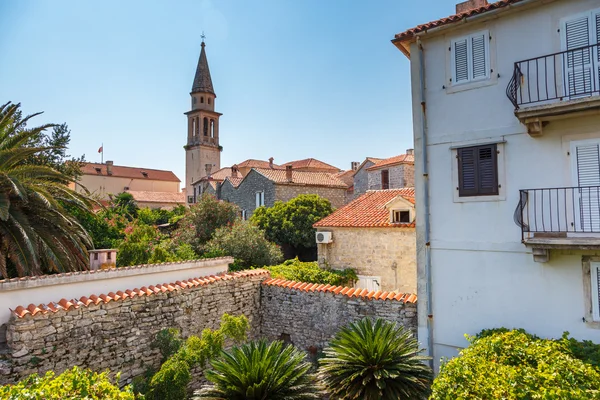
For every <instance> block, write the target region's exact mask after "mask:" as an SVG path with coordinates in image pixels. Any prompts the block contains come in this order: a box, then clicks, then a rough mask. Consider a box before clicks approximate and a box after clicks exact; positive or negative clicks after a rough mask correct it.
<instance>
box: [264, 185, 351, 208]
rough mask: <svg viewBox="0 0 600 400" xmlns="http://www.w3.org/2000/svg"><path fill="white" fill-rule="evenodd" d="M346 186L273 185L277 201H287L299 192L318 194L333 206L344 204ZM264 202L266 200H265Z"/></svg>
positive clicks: (299, 193) (338, 206) (337, 206)
mask: <svg viewBox="0 0 600 400" xmlns="http://www.w3.org/2000/svg"><path fill="white" fill-rule="evenodd" d="M346 191H347V188H343V187H342V188H335V187H325V186H304V185H282V184H279V185H275V196H276V198H277V200H279V201H284V202H285V201H289V200H291V199H293V198H294V197H298V196H299V195H301V194H318V195H319V196H321V197H323V198H325V199H327V200H329V201H330V202H331V205H332V206H333V207H334V208H340V207H343V206H344V205H345V204H346ZM265 203H266V201H265Z"/></svg>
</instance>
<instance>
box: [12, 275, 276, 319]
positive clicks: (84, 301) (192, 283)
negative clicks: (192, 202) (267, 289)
mask: <svg viewBox="0 0 600 400" xmlns="http://www.w3.org/2000/svg"><path fill="white" fill-rule="evenodd" d="M259 275H265V276H267V275H269V271H266V270H263V269H255V270H246V271H240V272H233V273H226V274H222V275H210V276H204V277H199V278H192V279H187V280H184V281H177V282H172V283H163V284H158V285H151V286H147V287H146V286H143V287H141V288H139V289H138V288H135V289H131V290H130V289H127V290H125V291H121V290H119V291H117V292H116V293H114V292H110V293H108V294H100V295H95V294H92V295H90V296H88V297H86V296H83V297H81V298H79V299H71V300H67V299H61V300H59V301H58V302H56V303H55V302H51V303H48V304H40V305H37V306H36V305H35V304H29V305H28V306H27V307H23V306H18V307H16V308H15V309H14V310H13V309H10V311H11V312H12V313H13V314H15V315H16V316H17V318H23V317H25V316H27V315H32V316H33V315H36V314H39V313H41V314H47V313H49V312H52V313H56V312H58V311H61V310H64V311H68V310H70V309H71V308H73V309H74V308H79V307H87V306H89V305H90V304H92V303H93V304H99V303H108V302H110V301H119V300H123V299H127V298H133V297H135V296H152V295H155V294H157V293H164V292H173V291H176V290H185V289H188V288H192V287H196V286H204V285H209V284H211V283H214V282H217V281H221V280H230V279H236V278H241V277H246V276H259Z"/></svg>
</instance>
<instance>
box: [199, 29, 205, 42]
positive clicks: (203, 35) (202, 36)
mask: <svg viewBox="0 0 600 400" xmlns="http://www.w3.org/2000/svg"><path fill="white" fill-rule="evenodd" d="M200 37H201V38H202V44H204V39H206V35H205V34H204V31H202V35H200Z"/></svg>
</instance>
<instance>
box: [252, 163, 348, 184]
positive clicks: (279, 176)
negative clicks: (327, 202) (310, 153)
mask: <svg viewBox="0 0 600 400" xmlns="http://www.w3.org/2000/svg"><path fill="white" fill-rule="evenodd" d="M254 170H255V171H256V172H258V173H259V174H261V175H263V176H265V177H266V178H267V179H269V180H271V181H272V182H274V183H276V184H279V185H304V186H328V187H338V188H344V189H347V188H348V185H347V184H345V183H344V182H343V181H342V180H340V179H338V178H336V177H335V175H334V174H330V173H327V172H312V171H292V182H288V180H287V176H286V171H285V170H282V169H265V168H254Z"/></svg>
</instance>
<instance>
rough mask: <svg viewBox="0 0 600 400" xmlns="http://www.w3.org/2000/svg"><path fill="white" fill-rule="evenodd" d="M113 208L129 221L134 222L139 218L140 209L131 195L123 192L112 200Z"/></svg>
mask: <svg viewBox="0 0 600 400" xmlns="http://www.w3.org/2000/svg"><path fill="white" fill-rule="evenodd" d="M111 203H112V207H113V208H114V209H115V210H116V212H117V213H119V214H122V215H123V216H125V217H126V218H127V219H128V220H130V221H131V220H133V219H135V218H137V216H138V210H139V207H138V205H137V202H136V201H135V199H134V198H133V195H132V194H131V193H127V192H122V193H119V194H117V195H116V196H115V197H113V199H112V202H111Z"/></svg>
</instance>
